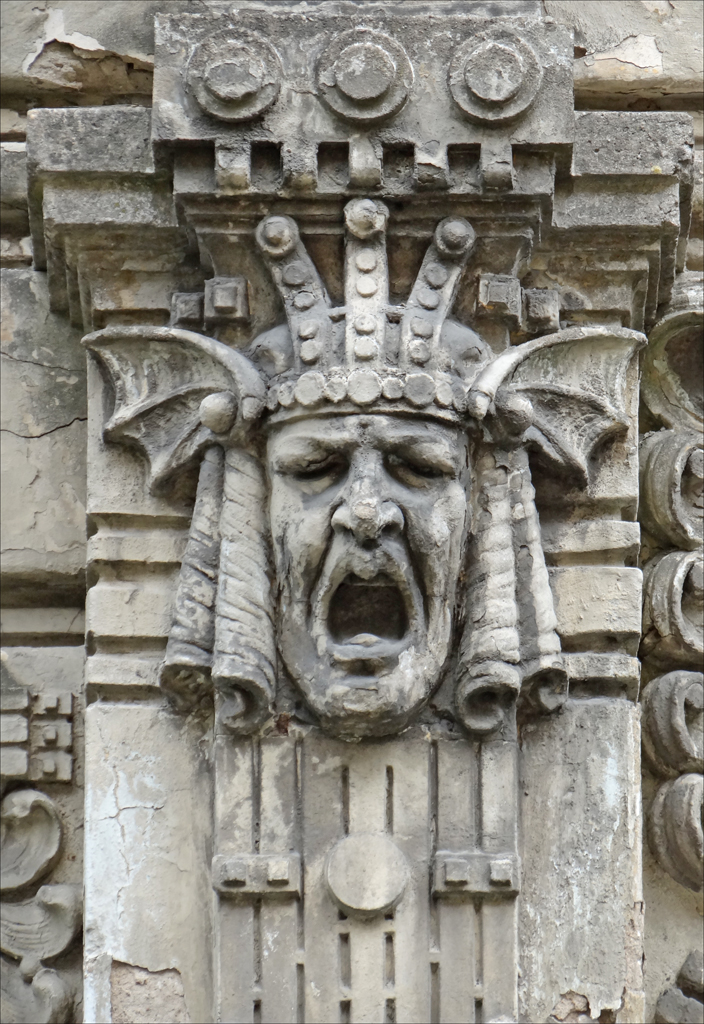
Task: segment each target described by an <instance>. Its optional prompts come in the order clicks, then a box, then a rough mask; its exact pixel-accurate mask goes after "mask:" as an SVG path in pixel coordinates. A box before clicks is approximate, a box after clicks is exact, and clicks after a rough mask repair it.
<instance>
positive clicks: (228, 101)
mask: <svg viewBox="0 0 704 1024" xmlns="http://www.w3.org/2000/svg"><path fill="white" fill-rule="evenodd" d="M281 76H282V69H281V60H280V59H279V55H278V54H277V52H276V50H275V49H274V48H273V46H271V45H270V44H269V43H268V42H267V41H266V40H265V39H261V38H260V37H259V36H255V35H254V34H253V33H251V32H242V33H238V35H237V36H236V37H226V38H223V37H222V36H218V37H216V38H215V37H213V38H211V39H206V40H204V41H203V42H202V43H200V44H199V45H198V46H197V47H196V49H195V51H194V53H193V56H192V58H191V60H190V63H189V66H188V85H189V88H190V89H191V91H192V92H193V94H194V96H195V97H196V99H197V100H198V103H199V104H200V106H201V107H202V108H203V110H205V111H206V112H207V113H208V114H212V115H213V116H214V117H218V118H220V119H221V120H222V121H249V120H250V119H251V118H253V117H257V116H258V115H259V114H263V113H264V111H265V110H268V109H269V107H270V106H271V105H272V103H274V101H275V100H276V97H277V96H278V95H279V90H280V88H281Z"/></svg>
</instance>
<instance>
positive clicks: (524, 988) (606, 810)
mask: <svg viewBox="0 0 704 1024" xmlns="http://www.w3.org/2000/svg"><path fill="white" fill-rule="evenodd" d="M639 733H640V730H639V714H638V711H637V709H636V708H634V707H633V706H632V705H630V704H628V703H626V702H620V701H619V702H612V701H608V700H599V701H595V700H591V701H586V702H581V701H568V703H567V704H566V705H565V707H564V708H563V709H562V711H561V712H560V713H559V715H557V716H556V717H555V718H551V719H546V720H545V721H544V722H541V723H539V724H535V725H531V726H530V727H528V728H527V729H525V730H524V733H523V764H522V769H521V794H522V799H521V814H522V819H523V822H524V830H525V831H524V838H523V851H522V861H523V877H524V879H525V882H524V889H523V893H522V897H521V909H520V916H519V934H520V943H521V950H522V951H523V952H522V963H521V971H522V980H521V984H520V992H521V1013H522V1015H523V1018H524V1019H525V1020H546V1019H547V1017H548V1016H549V1014H550V1013H551V1012H553V1014H554V1010H553V1007H555V1005H556V1003H557V1000H556V999H555V995H556V994H557V993H569V992H572V993H578V994H579V995H580V996H581V997H582V998H584V999H586V1001H587V1004H588V1014H589V1016H588V1017H585V1019H592V1020H595V1019H597V1018H598V1017H599V1014H600V1013H601V1012H602V1010H605V1009H610V1010H612V1011H613V1012H615V1013H616V1014H618V1017H617V1019H623V1020H643V1019H647V1018H644V1017H643V1011H644V1003H643V999H644V993H643V980H642V965H641V955H642V953H641V942H642V938H641V936H642V930H643V894H642V889H641V867H640V845H641V808H640V795H639V786H638V776H639V747H640V735H639ZM614 892H618V894H619V898H618V899H617V900H614V898H613V894H614ZM583 1009H585V1010H587V1007H586V1006H585V1007H583ZM556 1019H560V1018H559V1017H557V1018H556ZM562 1019H564V1018H562Z"/></svg>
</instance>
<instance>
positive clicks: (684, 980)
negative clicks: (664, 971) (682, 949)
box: [655, 950, 704, 1024]
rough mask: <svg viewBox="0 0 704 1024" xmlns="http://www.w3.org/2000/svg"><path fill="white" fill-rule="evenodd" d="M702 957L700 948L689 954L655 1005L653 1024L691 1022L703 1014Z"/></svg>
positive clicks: (703, 979)
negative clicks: (675, 978)
mask: <svg viewBox="0 0 704 1024" xmlns="http://www.w3.org/2000/svg"><path fill="white" fill-rule="evenodd" d="M703 1002H704V958H703V957H702V953H701V951H700V950H694V951H693V952H692V953H690V954H689V956H688V957H687V959H686V960H685V962H684V963H683V964H682V969H681V970H680V972H679V974H678V976H677V985H673V986H672V987H671V988H668V989H666V990H665V991H664V992H663V993H662V995H661V996H660V998H659V999H658V1001H657V1005H656V1007H655V1024H689V1022H690V1021H691V1022H692V1024H695V1022H698V1021H700V1020H701V1019H702V1016H704V1007H703V1006H702V1003H703Z"/></svg>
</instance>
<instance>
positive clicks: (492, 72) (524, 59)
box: [448, 29, 543, 124]
mask: <svg viewBox="0 0 704 1024" xmlns="http://www.w3.org/2000/svg"><path fill="white" fill-rule="evenodd" d="M542 78H543V69H542V68H541V66H540V61H539V60H538V56H537V54H536V53H535V50H533V48H532V47H531V46H529V45H528V43H527V42H526V41H525V39H522V38H521V37H520V36H518V35H517V34H516V33H514V32H509V31H508V30H506V29H489V30H487V31H486V32H480V33H478V34H477V35H475V36H472V37H471V38H470V39H467V40H465V42H464V43H462V45H461V46H460V47H458V49H457V50H456V51H455V54H454V56H453V58H452V61H451V63H450V70H449V73H448V81H449V86H450V92H451V93H452V97H453V99H454V101H455V103H456V104H457V105H458V106H459V107H461V109H462V110H463V111H464V112H465V114H467V116H468V117H469V118H471V119H472V120H473V121H479V122H480V123H484V124H506V123H508V122H510V121H513V120H514V119H515V118H517V117H520V115H521V114H523V113H525V111H526V110H527V109H528V107H529V106H530V105H531V103H532V102H533V100H534V99H535V97H536V95H537V93H538V89H539V88H540V83H541V81H542Z"/></svg>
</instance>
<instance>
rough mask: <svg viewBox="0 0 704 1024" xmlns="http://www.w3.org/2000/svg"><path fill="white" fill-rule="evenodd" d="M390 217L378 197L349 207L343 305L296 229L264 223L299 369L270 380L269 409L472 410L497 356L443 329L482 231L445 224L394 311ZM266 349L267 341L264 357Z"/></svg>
mask: <svg viewBox="0 0 704 1024" xmlns="http://www.w3.org/2000/svg"><path fill="white" fill-rule="evenodd" d="M388 216H389V212H388V209H387V207H386V206H385V205H384V203H382V202H380V201H378V200H373V199H354V200H352V201H351V202H350V203H348V204H347V206H346V207H345V256H344V275H345V304H344V306H342V307H333V306H332V305H331V303H330V300H329V298H328V296H327V294H326V291H325V287H324V285H323V282H322V280H321V278H320V275H319V274H318V271H317V269H316V267H315V265H314V263H313V261H312V260H311V258H310V256H309V255H308V253H307V252H306V249H305V247H304V245H303V243H302V241H301V238H300V234H299V231H298V227H297V225H296V223H295V222H294V221H293V220H292V219H291V218H290V217H284V216H271V217H266V218H265V219H264V220H263V221H261V223H260V224H259V226H258V228H257V231H256V240H257V244H258V245H259V248H260V250H261V252H262V254H263V256H264V259H265V260H266V262H267V264H268V266H269V269H270V271H271V275H272V277H273V279H274V282H275V284H276V287H277V289H278V291H279V293H280V295H281V298H282V300H283V304H284V308H285V310H286V317H287V320H288V326H289V332H290V340H291V345H292V351H291V353H290V355H289V362H290V363H291V365H289V366H288V367H287V368H286V370H285V371H284V372H283V373H279V374H277V375H276V376H274V377H273V378H272V379H271V380H270V382H269V387H268V393H267V405H268V408H269V409H270V410H271V412H272V413H274V415H276V416H277V417H286V416H290V415H292V414H293V415H295V414H297V413H298V414H300V413H301V412H303V411H304V410H305V413H306V415H309V414H310V412H311V411H314V410H315V409H321V410H323V409H326V408H329V407H330V406H331V405H332V406H337V407H338V408H340V410H341V411H342V409H343V408H345V407H350V406H351V407H356V408H358V409H376V410H388V411H395V410H401V411H404V412H407V413H408V412H417V413H422V414H423V415H426V416H428V415H431V416H434V417H437V418H440V419H447V420H456V419H458V418H459V417H460V416H461V415H462V414H463V413H464V412H465V409H466V400H467V391H468V389H469V386H470V385H471V383H472V380H473V379H474V378H476V376H477V374H478V372H479V371H480V369H481V368H482V367H483V366H485V365H486V363H487V362H488V361H489V358H490V356H491V352H490V350H489V349H488V347H487V346H486V345H485V344H484V342H482V341H481V339H480V338H479V337H478V336H477V335H476V334H474V332H473V331H470V330H469V329H467V328H461V327H459V325H452V326H454V327H455V330H452V329H450V330H444V328H445V326H446V317H447V315H448V313H449V312H450V310H451V309H452V304H453V302H454V299H455V295H456V293H457V288H458V285H459V282H460V278H461V275H462V271H463V269H464V267H465V264H466V262H467V259H468V257H469V254H470V252H471V250H472V247H473V245H474V242H475V237H476V236H475V233H474V230H473V229H472V227H471V225H470V224H469V223H468V222H467V221H466V220H463V219H462V218H459V217H450V218H447V219H446V220H443V221H442V222H441V223H440V224H438V226H437V228H436V230H435V233H434V237H433V240H432V242H431V244H430V245H429V247H428V250H427V252H426V254H425V257H424V259H423V263H422V266H421V268H420V271H419V273H418V276H417V278H416V281H415V284H414V285H413V288H412V290H411V294H410V296H409V297H408V300H407V302H406V303H405V304H400V305H392V304H390V303H389V273H388V264H387V257H386V226H387V222H388ZM447 326H448V327H450V326H451V325H447ZM460 335H461V337H460ZM262 345H263V346H265V345H266V340H265V339H264V340H263V342H260V345H259V352H260V354H261V347H262ZM257 354H258V352H257V344H256V343H255V346H254V350H253V357H254V358H255V359H256V358H257Z"/></svg>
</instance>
